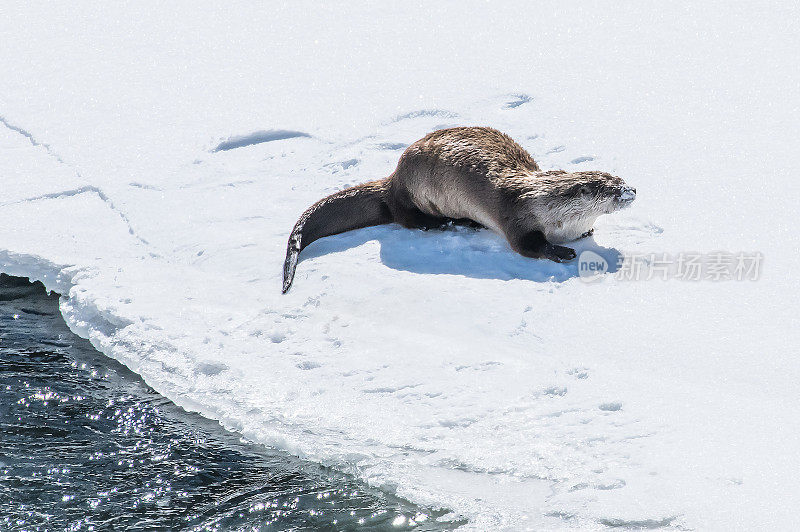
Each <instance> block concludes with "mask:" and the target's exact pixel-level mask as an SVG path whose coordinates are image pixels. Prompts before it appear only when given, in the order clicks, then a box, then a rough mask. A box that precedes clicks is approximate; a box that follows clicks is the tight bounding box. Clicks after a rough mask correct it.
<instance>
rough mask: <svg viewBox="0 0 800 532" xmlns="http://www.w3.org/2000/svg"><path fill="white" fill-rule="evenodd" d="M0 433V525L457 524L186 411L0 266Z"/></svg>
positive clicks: (54, 302) (37, 289)
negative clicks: (103, 350) (81, 333)
mask: <svg viewBox="0 0 800 532" xmlns="http://www.w3.org/2000/svg"><path fill="white" fill-rule="evenodd" d="M0 431H1V435H2V437H1V438H0V530H112V529H115V530H119V529H123V528H125V529H128V530H154V529H157V530H161V529H168V530H356V529H376V530H382V529H391V530H408V529H414V530H442V529H447V528H452V527H453V524H452V523H439V522H437V521H436V518H437V517H438V516H440V515H441V514H442V513H443V512H431V511H428V510H422V509H420V508H417V507H414V506H412V505H411V504H409V503H407V502H405V501H402V500H398V499H396V498H393V497H391V496H389V495H387V494H385V493H382V492H380V491H376V490H372V489H369V488H368V487H366V486H364V485H363V484H362V483H359V482H357V481H355V480H354V479H352V478H349V477H347V476H345V475H341V474H338V473H335V472H333V471H330V470H327V469H325V468H322V467H320V466H316V465H314V464H311V463H306V462H303V461H302V460H299V459H297V458H294V457H292V456H290V455H288V454H286V453H284V452H281V451H278V450H273V449H269V448H265V447H263V446H260V445H255V444H251V443H247V442H245V441H243V440H242V439H241V438H240V436H238V435H236V434H233V433H230V432H227V431H225V430H223V429H222V427H220V426H219V424H217V423H215V422H212V421H210V420H207V419H205V418H202V417H201V416H198V415H195V414H192V413H187V412H185V411H184V410H182V409H181V408H179V407H177V406H175V405H174V404H172V403H171V402H170V401H168V400H167V399H165V398H164V397H162V396H160V395H158V394H157V393H156V392H154V391H153V390H152V389H151V388H149V387H148V386H147V385H146V384H145V383H144V382H143V381H142V380H141V379H140V378H139V377H138V376H137V375H136V374H134V373H132V372H131V371H129V370H128V369H127V368H125V367H124V366H122V365H120V364H118V363H116V362H115V361H113V360H111V359H109V358H107V357H105V356H104V355H102V354H101V353H99V352H97V351H96V350H95V349H94V348H93V347H92V346H91V344H89V342H87V341H86V340H83V339H81V338H79V337H77V336H75V335H74V334H72V333H71V332H70V331H69V329H67V327H66V324H65V323H64V321H63V319H62V317H61V315H60V313H59V311H58V296H57V295H47V294H46V293H45V290H44V287H43V286H42V285H41V284H39V283H36V284H30V283H28V282H27V280H24V279H19V278H12V277H8V276H5V275H2V274H0ZM410 519H414V520H415V521H411V522H409V520H410Z"/></svg>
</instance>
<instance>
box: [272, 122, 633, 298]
mask: <svg viewBox="0 0 800 532" xmlns="http://www.w3.org/2000/svg"><path fill="white" fill-rule="evenodd" d="M622 190H628V191H633V190H634V189H630V188H629V187H626V185H625V183H624V181H622V179H620V178H618V177H614V176H611V175H610V174H607V173H604V172H574V173H569V172H565V171H561V170H556V171H547V172H543V171H541V170H540V168H539V166H538V165H537V164H536V162H535V161H534V160H533V158H532V157H531V156H530V154H529V153H528V152H527V151H525V149H524V148H522V147H521V146H520V145H519V144H517V143H516V142H514V140H512V139H511V137H509V136H508V135H506V134H504V133H501V132H500V131H497V130H495V129H492V128H486V127H458V128H451V129H443V130H439V131H435V132H433V133H430V134H429V135H427V136H425V137H424V138H422V139H420V140H419V141H417V142H415V143H414V144H412V145H411V146H409V147H408V148H407V149H406V151H405V152H404V153H403V155H402V156H401V157H400V161H399V162H398V164H397V168H396V169H395V171H394V172H393V173H392V174H391V175H390V176H389V177H387V178H385V179H381V180H378V181H371V182H369V183H364V184H361V185H358V186H355V187H352V188H348V189H345V190H343V191H340V192H337V193H335V194H332V195H330V196H328V197H327V198H324V199H322V200H320V201H318V202H317V203H315V204H314V205H312V206H311V207H310V208H309V209H307V210H306V211H305V212H304V213H303V215H302V216H301V217H300V219H299V220H298V221H297V223H296V224H295V227H294V229H293V230H292V233H291V235H290V236H289V243H288V247H287V251H286V261H285V262H284V281H283V292H284V293H285V292H286V291H287V290H288V289H289V287H290V286H291V284H292V280H293V278H294V272H295V268H296V266H297V260H298V256H299V253H300V252H301V251H302V250H303V248H305V247H306V246H308V245H309V244H310V243H312V242H314V241H315V240H317V239H319V238H322V237H325V236H329V235H334V234H337V233H342V232H344V231H349V230H352V229H358V228H361V227H367V226H372V225H380V224H386V223H391V222H396V223H399V224H400V225H402V226H404V227H408V228H421V229H431V228H435V227H439V226H442V225H444V224H446V223H448V222H451V221H454V220H455V221H459V222H461V223H464V222H467V223H468V222H470V221H471V222H473V223H475V224H480V225H482V226H485V227H488V228H489V229H492V230H493V231H495V232H497V233H499V234H501V235H503V236H504V237H505V238H506V239H507V240H508V242H509V244H510V245H511V247H512V248H513V249H514V250H515V251H516V252H518V253H520V254H521V255H524V256H526V257H532V258H547V259H550V260H554V261H558V262H562V261H565V260H570V259H572V258H574V256H575V252H574V250H572V249H570V248H567V247H563V246H559V245H558V244H559V243H562V242H568V241H570V240H575V239H577V238H580V237H581V236H584V235H585V234H586V233H588V232H589V231H591V228H592V225H593V224H594V222H595V220H596V219H597V218H598V217H599V216H600V215H602V214H605V213H609V212H612V211H614V210H617V209H619V208H621V207H622V206H624V205H626V204H627V203H630V201H627V200H626V201H621V200H620V191H622ZM634 192H635V191H634Z"/></svg>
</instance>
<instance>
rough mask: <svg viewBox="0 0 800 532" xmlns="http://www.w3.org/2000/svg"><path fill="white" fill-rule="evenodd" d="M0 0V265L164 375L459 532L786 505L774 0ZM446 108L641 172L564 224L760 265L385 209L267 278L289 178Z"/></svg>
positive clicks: (791, 349)
mask: <svg viewBox="0 0 800 532" xmlns="http://www.w3.org/2000/svg"><path fill="white" fill-rule="evenodd" d="M2 10H3V13H2V15H3V16H1V17H0V35H2V47H1V48H0V69H2V76H0V179H2V187H1V188H0V270H2V271H4V272H7V273H11V274H18V275H27V276H31V277H34V278H38V279H42V280H43V281H44V282H45V284H46V285H47V286H48V287H49V288H51V289H55V290H58V291H59V292H61V293H62V294H63V295H64V296H65V297H64V298H63V299H62V304H61V308H62V312H63V314H64V316H65V318H66V320H67V322H68V324H69V325H70V327H71V328H72V329H73V330H75V331H76V332H77V333H78V334H81V335H83V336H86V337H88V338H89V339H90V340H91V341H92V343H93V344H94V345H95V346H96V347H97V348H98V349H100V350H101V351H103V352H104V353H106V354H108V355H109V356H111V357H113V358H116V359H118V360H120V361H121V362H123V363H125V364H126V365H128V366H129V367H130V368H131V369H133V370H134V371H136V372H138V373H139V374H141V375H142V376H143V378H144V379H145V380H146V381H147V382H148V383H149V384H150V385H152V386H153V387H154V388H155V389H156V390H158V391H159V392H160V393H162V394H163V395H165V396H167V397H169V398H170V399H172V400H173V401H175V402H176V403H178V404H180V405H182V406H184V407H186V408H190V409H193V410H197V411H199V412H201V413H202V414H204V415H206V416H208V417H211V418H214V419H218V420H220V421H221V422H222V423H223V424H224V425H225V426H227V427H229V428H231V429H235V430H238V431H241V432H242V433H243V434H244V435H246V436H247V437H249V438H252V439H254V440H257V441H260V442H263V443H265V444H269V445H275V446H278V447H281V448H284V449H288V450H290V451H292V452H294V453H297V454H298V455H300V456H303V457H307V458H309V459H312V460H317V461H319V462H322V463H324V464H328V465H331V466H334V467H336V468H338V469H340V470H342V471H347V472H350V473H353V474H354V475H357V476H358V477H360V478H362V479H364V480H365V481H367V482H369V483H371V484H373V485H376V486H381V487H382V488H383V489H386V490H390V491H395V492H396V493H397V494H398V495H400V496H403V497H406V498H408V499H410V500H412V501H415V502H418V503H421V504H425V505H434V506H442V507H446V508H449V509H450V510H452V512H453V514H451V515H454V516H455V515H460V516H465V517H467V518H468V519H469V524H468V525H467V526H468V527H473V528H477V529H502V528H508V529H521V528H526V527H527V528H534V529H561V528H569V527H579V528H603V527H607V526H628V527H644V528H656V527H674V528H697V529H705V530H709V529H715V530H730V529H756V528H760V529H788V528H795V527H797V526H798V517H797V510H796V509H797V506H798V504H799V503H800V474H798V472H800V458H799V456H800V454H798V448H800V447H799V446H800V402H799V401H798V400H797V382H798V381H800V359H799V358H798V347H797V346H798V333H797V329H798V327H797V325H798V324H797V315H798V307H797V303H796V302H797V297H798V289H797V286H798V283H797V280H796V279H797V269H796V265H797V259H798V253H797V249H798V247H799V246H798V244H800V242H798V236H797V228H796V225H797V224H796V214H795V213H796V198H797V197H798V192H800V190H799V189H800V186H799V185H798V183H799V182H800V179H798V175H800V164H799V163H800V155H798V150H797V145H796V144H797V139H798V138H800V130H799V129H800V128H799V127H798V123H800V120H798V108H799V105H798V104H799V103H800V97H799V95H798V91H800V74H799V72H800V69H798V68H797V60H796V55H797V50H798V49H800V39H798V32H797V28H796V21H797V20H798V14H799V13H798V8H797V5H796V4H795V3H792V2H785V3H776V4H773V3H770V4H765V5H763V6H759V5H757V4H756V3H752V4H749V5H747V6H745V5H729V4H722V3H712V2H706V3H702V4H701V5H697V4H676V5H673V4H668V5H665V4H663V3H658V4H655V3H654V4H627V5H625V6H624V7H621V8H619V9H617V8H612V7H611V6H609V5H601V4H596V5H594V4H593V5H583V4H580V5H564V4H563V3H561V2H554V3H544V4H536V5H534V4H530V3H503V4H501V5H495V4H488V3H480V4H478V3H474V4H461V3H458V4H456V3H443V4H437V5H424V6H412V5H410V3H409V2H403V3H396V4H383V3H380V4H368V5H354V4H347V5H344V6H341V5H340V6H337V7H335V8H334V7H325V6H320V5H318V4H316V3H291V4H289V5H282V6H270V7H269V8H257V7H254V6H252V5H250V4H246V3H244V4H229V3H226V4H225V5H224V6H222V5H220V6H214V7H209V6H196V5H194V4H190V3H177V4H171V5H163V4H162V5H159V6H157V8H156V6H154V5H147V4H145V5H126V6H113V7H111V6H107V5H105V4H102V3H97V4H90V3H81V4H79V5H74V4H71V5H27V4H26V5H21V6H20V7H15V6H14V5H12V4H11V3H7V4H4V6H3V8H2ZM470 124H471V125H491V126H494V127H496V128H498V129H501V130H503V131H506V132H508V133H509V134H511V135H512V136H513V137H514V138H516V139H518V141H519V142H520V143H521V144H522V145H523V146H525V147H526V148H527V149H529V150H530V151H531V153H532V154H533V155H534V157H535V158H536V160H537V161H539V163H540V165H541V166H542V167H543V168H546V169H550V168H564V169H602V170H606V171H610V172H613V173H615V174H616V175H619V176H621V177H623V178H624V179H625V180H626V181H627V182H628V183H629V184H631V185H632V186H635V187H636V188H637V189H638V199H637V200H636V202H635V203H634V205H633V207H632V208H631V209H628V210H626V211H623V212H620V213H617V214H614V215H611V216H605V217H602V218H601V219H600V220H599V221H598V224H597V226H596V232H595V235H594V237H593V238H591V239H587V240H585V241H582V242H579V243H577V247H578V249H579V250H582V249H590V250H593V251H595V252H598V253H600V254H601V255H603V256H604V257H612V258H613V257H615V256H617V255H618V254H619V253H648V252H659V253H660V252H668V253H678V252H682V251H700V252H709V251H712V250H725V251H731V252H738V251H759V252H761V253H763V255H764V264H763V273H762V276H761V278H760V279H759V280H758V281H755V282H719V283H715V282H681V281H661V280H655V279H654V280H650V281H639V282H625V281H619V280H616V279H614V278H613V276H606V277H605V279H604V280H602V281H601V282H597V283H594V284H586V283H584V282H582V281H581V280H580V279H578V278H577V266H576V264H575V263H574V262H573V263H571V264H561V265H559V264H555V263H550V262H544V261H532V260H527V259H524V258H522V257H520V256H518V255H516V254H514V253H513V252H511V251H510V250H509V249H508V246H507V245H506V244H505V243H504V242H503V241H502V240H501V239H500V238H499V237H497V236H494V235H493V234H491V233H489V232H487V231H477V232H476V231H471V230H468V229H459V230H452V231H445V232H427V233H423V232H420V231H408V230H404V229H401V228H399V227H397V226H385V227H378V228H370V229H364V230H360V231H355V232H352V233H348V234H344V235H340V236H337V237H331V238H328V239H324V240H321V241H319V242H317V243H315V244H313V245H312V246H311V247H309V248H308V249H307V250H306V251H304V252H303V254H302V255H301V262H300V264H299V266H298V272H297V277H296V279H295V284H294V287H293V288H292V290H291V292H290V293H289V294H287V295H285V296H283V295H281V293H280V292H281V291H280V287H281V278H280V277H281V265H282V261H283V258H284V252H285V245H286V238H287V235H288V233H289V231H290V229H291V227H292V225H293V224H294V222H295V220H296V219H297V217H298V216H299V215H300V213H301V212H302V211H303V210H304V209H305V208H306V207H307V206H308V205H310V204H311V203H312V202H314V201H316V200H317V199H319V198H321V197H323V196H324V195H327V194H329V193H331V192H333V191H336V190H340V189H341V188H343V187H345V186H348V185H352V184H355V183H359V182H362V181H366V180H369V179H375V178H379V177H383V176H385V175H388V174H389V173H390V172H391V171H392V170H393V168H394V165H395V164H396V161H397V159H398V157H399V155H400V154H401V153H402V150H403V148H404V147H405V146H406V145H408V144H409V143H411V142H413V141H414V140H416V139H417V138H419V137H421V136H422V135H424V134H425V133H427V132H429V131H431V130H433V129H436V128H441V127H445V126H451V125H470Z"/></svg>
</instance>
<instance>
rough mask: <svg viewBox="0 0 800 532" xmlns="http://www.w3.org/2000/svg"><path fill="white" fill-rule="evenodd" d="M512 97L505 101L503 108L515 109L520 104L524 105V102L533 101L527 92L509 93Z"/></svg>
mask: <svg viewBox="0 0 800 532" xmlns="http://www.w3.org/2000/svg"><path fill="white" fill-rule="evenodd" d="M509 96H511V97H512V98H513V99H511V100H509V101H507V102H506V103H505V104H504V105H503V109H516V108H517V107H519V106H520V105H525V104H526V103H528V102H530V101H533V97H532V96H528V95H527V94H510V95H509Z"/></svg>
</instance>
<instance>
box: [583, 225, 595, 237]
mask: <svg viewBox="0 0 800 532" xmlns="http://www.w3.org/2000/svg"><path fill="white" fill-rule="evenodd" d="M593 234H594V227H592V228H591V229H589V230H588V231H586V232H585V233H583V234H582V235H581V238H586V237H587V236H592V235H593Z"/></svg>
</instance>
